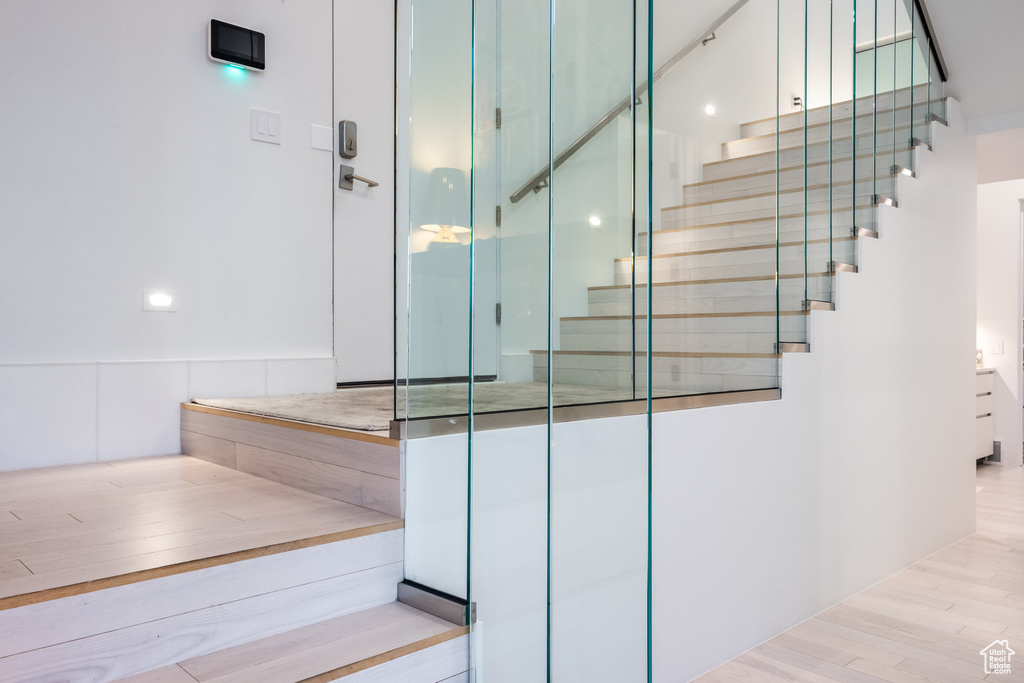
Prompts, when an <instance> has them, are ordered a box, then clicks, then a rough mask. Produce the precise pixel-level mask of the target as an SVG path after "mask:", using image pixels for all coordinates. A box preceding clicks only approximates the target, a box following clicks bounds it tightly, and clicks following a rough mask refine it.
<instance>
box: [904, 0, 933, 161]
mask: <svg viewBox="0 0 1024 683" xmlns="http://www.w3.org/2000/svg"><path fill="white" fill-rule="evenodd" d="M905 1H906V4H907V5H908V7H909V8H910V11H911V25H912V26H911V34H912V35H911V40H910V45H909V52H910V58H909V60H908V62H909V66H910V83H911V84H912V85H913V88H912V89H911V91H910V114H909V119H910V142H911V146H913V145H915V144H917V141H922V142H929V138H930V135H931V126H930V124H929V117H930V112H931V104H930V103H929V101H928V96H929V90H930V88H929V85H928V81H929V78H930V75H929V72H928V65H929V55H930V53H931V44H930V41H929V40H928V32H927V30H926V29H925V25H924V20H923V18H922V16H921V12H920V7H919V6H918V4H917V3H916V2H914V0H905ZM909 161H910V164H911V166H909V168H910V169H911V170H916V169H915V168H914V166H913V164H914V154H913V150H912V151H911V154H910V155H909Z"/></svg>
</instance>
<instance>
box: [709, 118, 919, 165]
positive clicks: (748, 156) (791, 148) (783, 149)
mask: <svg viewBox="0 0 1024 683" xmlns="http://www.w3.org/2000/svg"><path fill="white" fill-rule="evenodd" d="M901 128H910V125H909V124H907V125H901V126H897V129H901ZM888 130H891V129H886V131H884V132H887V131H888ZM872 134H873V133H864V134H857V135H856V137H857V139H863V138H867V137H869V135H872ZM774 136H775V135H774V133H773V134H772V136H771V137H774ZM853 138H854V136H853V135H843V136H841V137H837V138H833V139H832V140H822V141H820V142H808V143H807V145H806V146H807V147H824V146H826V145H829V144H831V143H835V142H842V141H845V140H852V139H853ZM744 139H745V138H741V139H739V140H733V141H731V142H742V141H743V140H744ZM728 144H731V143H729V142H726V143H723V146H725V145H728ZM916 146H917V143H915V144H914V145H909V146H908V147H907V149H912V148H913V147H916ZM804 148H805V147H804V145H803V144H797V145H790V146H788V147H780V148H779V150H778V151H779V152H780V153H784V152H793V151H796V150H800V149H804ZM775 153H776V150H774V149H771V150H768V151H767V152H753V153H751V154H737V155H736V156H734V157H730V158H728V159H722V160H720V161H708V162H705V164H704V165H705V166H719V165H721V164H728V163H729V162H735V161H740V160H743V159H751V158H754V157H762V156H767V155H774V154H775ZM886 153H888V150H886ZM783 168H789V167H783Z"/></svg>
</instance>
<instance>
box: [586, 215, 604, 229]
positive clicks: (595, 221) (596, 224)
mask: <svg viewBox="0 0 1024 683" xmlns="http://www.w3.org/2000/svg"><path fill="white" fill-rule="evenodd" d="M587 222H588V223H590V227H592V228H600V227H601V217H600V216H593V215H592V216H591V217H590V219H589V220H588V221H587Z"/></svg>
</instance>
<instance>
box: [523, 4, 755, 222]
mask: <svg viewBox="0 0 1024 683" xmlns="http://www.w3.org/2000/svg"><path fill="white" fill-rule="evenodd" d="M748 2H750V0H738V1H737V2H736V3H735V4H733V5H732V7H730V8H729V9H727V10H726V11H725V13H724V14H722V16H720V17H718V18H717V19H715V20H714V21H713V22H711V25H710V26H708V27H707V28H706V29H705V30H704V31H702V32H701V33H700V34H699V35H698V36H697V37H696V38H694V39H693V40H691V41H690V42H689V43H687V44H686V46H685V47H684V48H683V49H682V50H680V51H679V52H677V53H676V54H675V55H673V56H672V58H671V59H669V60H668V61H667V62H665V64H664V65H662V67H661V68H660V69H658V70H657V71H655V72H654V77H653V78H652V79H651V80H652V81H657V80H658V79H660V78H661V77H662V76H664V75H665V74H667V73H668V72H669V71H671V70H672V68H673V67H675V66H676V65H677V64H679V62H681V61H683V59H684V58H685V57H686V55H688V54H690V53H691V52H693V51H694V50H695V49H696V48H697V46H698V45H703V44H706V43H707V39H708V38H711V37H712V35H713V34H714V32H715V31H716V30H717V29H718V28H719V27H720V26H721V25H722V24H724V23H725V22H727V21H728V20H729V19H730V18H732V15H734V14H736V12H738V11H739V10H740V8H742V7H743V6H744V5H746V4H747V3H748ZM649 87H650V81H644V82H643V84H642V85H640V86H639V87H638V88H637V89H636V95H635V96H636V97H637V98H639V97H640V96H641V95H643V94H644V93H646V92H647V89H648V88H649ZM632 105H633V97H627V98H626V99H624V100H622V101H621V102H619V103H618V104H617V105H615V106H614V107H613V108H612V110H611V111H609V112H608V113H607V114H605V115H604V116H603V117H602V118H601V120H600V121H598V122H597V123H595V124H594V125H593V126H591V127H590V129H589V130H587V132H585V133H584V134H583V135H581V136H580V137H579V138H577V139H576V141H575V142H573V143H572V144H571V145H569V146H568V147H567V148H566V149H565V151H564V152H562V153H561V154H559V155H558V156H557V157H555V163H554V165H553V167H552V166H545V167H544V168H543V169H541V170H540V171H538V172H537V173H536V174H535V175H534V176H533V177H532V178H530V179H529V180H528V181H526V184H525V185H523V186H522V187H520V188H519V189H518V190H516V191H515V192H514V193H513V194H512V196H511V197H509V199H510V200H511V201H512V203H513V204H515V203H517V202H518V201H519V200H521V199H522V198H523V197H525V196H526V195H528V194H529V193H530V192H531V191H533V192H539V191H540V190H541V189H542V188H543V187H544V186H545V184H546V182H547V179H548V175H549V174H550V173H551V171H552V169H553V168H554V169H557V168H558V167H559V166H561V165H562V164H564V163H565V162H566V161H568V160H569V158H570V157H571V156H572V155H573V154H575V153H576V152H578V151H580V149H581V148H582V147H583V146H584V145H586V144H587V143H588V142H590V141H591V140H592V139H594V137H595V136H597V134H598V133H600V132H601V131H602V130H604V129H605V127H606V126H607V125H608V124H609V123H611V122H612V121H614V120H615V119H616V118H618V116H619V114H621V113H622V112H624V111H626V110H627V109H629V108H630V107H631V106H632Z"/></svg>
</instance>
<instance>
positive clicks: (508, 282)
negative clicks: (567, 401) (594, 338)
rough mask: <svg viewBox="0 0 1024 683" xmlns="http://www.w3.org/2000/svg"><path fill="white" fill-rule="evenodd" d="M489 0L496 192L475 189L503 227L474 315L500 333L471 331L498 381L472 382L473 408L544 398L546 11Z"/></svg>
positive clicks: (548, 148)
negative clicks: (486, 289) (488, 295)
mask: <svg viewBox="0 0 1024 683" xmlns="http://www.w3.org/2000/svg"><path fill="white" fill-rule="evenodd" d="M491 6H492V7H493V8H494V9H492V10H490V11H492V12H494V13H495V21H494V26H493V28H488V29H487V31H486V33H485V34H481V35H479V36H478V47H477V52H478V55H479V57H478V61H487V60H489V61H490V62H491V63H492V64H493V65H494V67H493V84H494V85H493V88H491V90H490V93H489V94H488V95H487V96H484V97H478V99H477V101H478V106H479V111H480V112H481V113H482V115H483V116H489V118H490V120H491V122H492V123H491V125H485V126H484V127H485V128H486V129H487V130H488V131H490V134H489V136H488V137H489V139H490V140H492V144H491V145H489V146H482V147H480V149H479V150H478V153H477V162H478V163H483V156H484V154H485V153H489V154H490V155H491V159H493V160H494V163H493V164H491V167H492V171H491V172H489V173H488V175H487V182H488V183H489V184H490V185H492V186H493V187H495V188H496V192H495V193H494V195H493V196H492V197H489V198H488V200H487V201H484V200H483V199H482V198H481V197H479V196H478V206H479V207H480V213H481V215H484V214H486V215H487V216H488V218H489V219H490V220H491V221H492V222H494V223H497V217H498V216H500V226H498V227H496V230H495V232H494V236H493V239H492V240H491V241H492V242H493V244H492V245H490V246H488V247H486V252H487V256H486V259H487V260H486V263H485V262H484V261H478V262H479V263H481V264H482V267H483V268H484V269H485V271H481V270H478V271H477V276H478V278H480V277H484V278H488V279H490V280H491V281H492V283H493V286H494V287H495V289H496V296H495V301H494V302H491V301H488V302H487V304H486V305H483V304H482V305H481V306H480V307H478V309H477V310H478V318H477V319H478V320H480V319H482V317H484V316H486V317H487V318H488V320H490V321H494V322H495V329H496V332H497V334H496V339H495V343H493V344H491V343H490V342H489V341H487V342H485V341H484V340H483V339H482V338H481V337H477V357H478V358H479V357H480V356H481V354H482V353H484V348H485V347H486V349H487V353H492V354H494V357H495V360H496V365H497V378H496V379H497V381H496V382H495V383H493V384H484V383H481V382H477V383H476V385H475V398H476V409H477V412H478V413H485V412H499V411H504V410H520V409H525V408H541V407H544V406H547V404H548V371H547V357H548V349H549V341H548V324H547V321H548V311H549V307H548V306H549V303H548V295H549V289H550V283H549V277H548V272H549V268H548V259H549V209H550V206H551V204H550V193H549V187H550V180H549V178H548V177H547V173H548V171H549V165H550V161H551V158H552V156H553V148H552V145H551V140H550V130H549V129H550V122H551V106H550V104H551V100H550V70H551V56H550V14H551V12H550V6H549V3H547V2H543V3H530V4H526V5H524V4H516V3H508V2H498V3H491ZM478 13H479V11H478ZM482 76H483V77H485V78H490V76H489V75H488V74H487V73H485V74H482ZM499 110H500V122H499V121H498V117H497V114H496V112H497V111H499ZM483 120H484V121H486V119H483ZM499 123H500V125H499ZM479 134H480V133H478V135H479ZM538 174H541V175H540V177H538ZM531 181H532V182H531ZM480 253H481V252H478V254H480ZM478 287H479V285H478ZM581 289H583V286H582V285H581Z"/></svg>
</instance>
